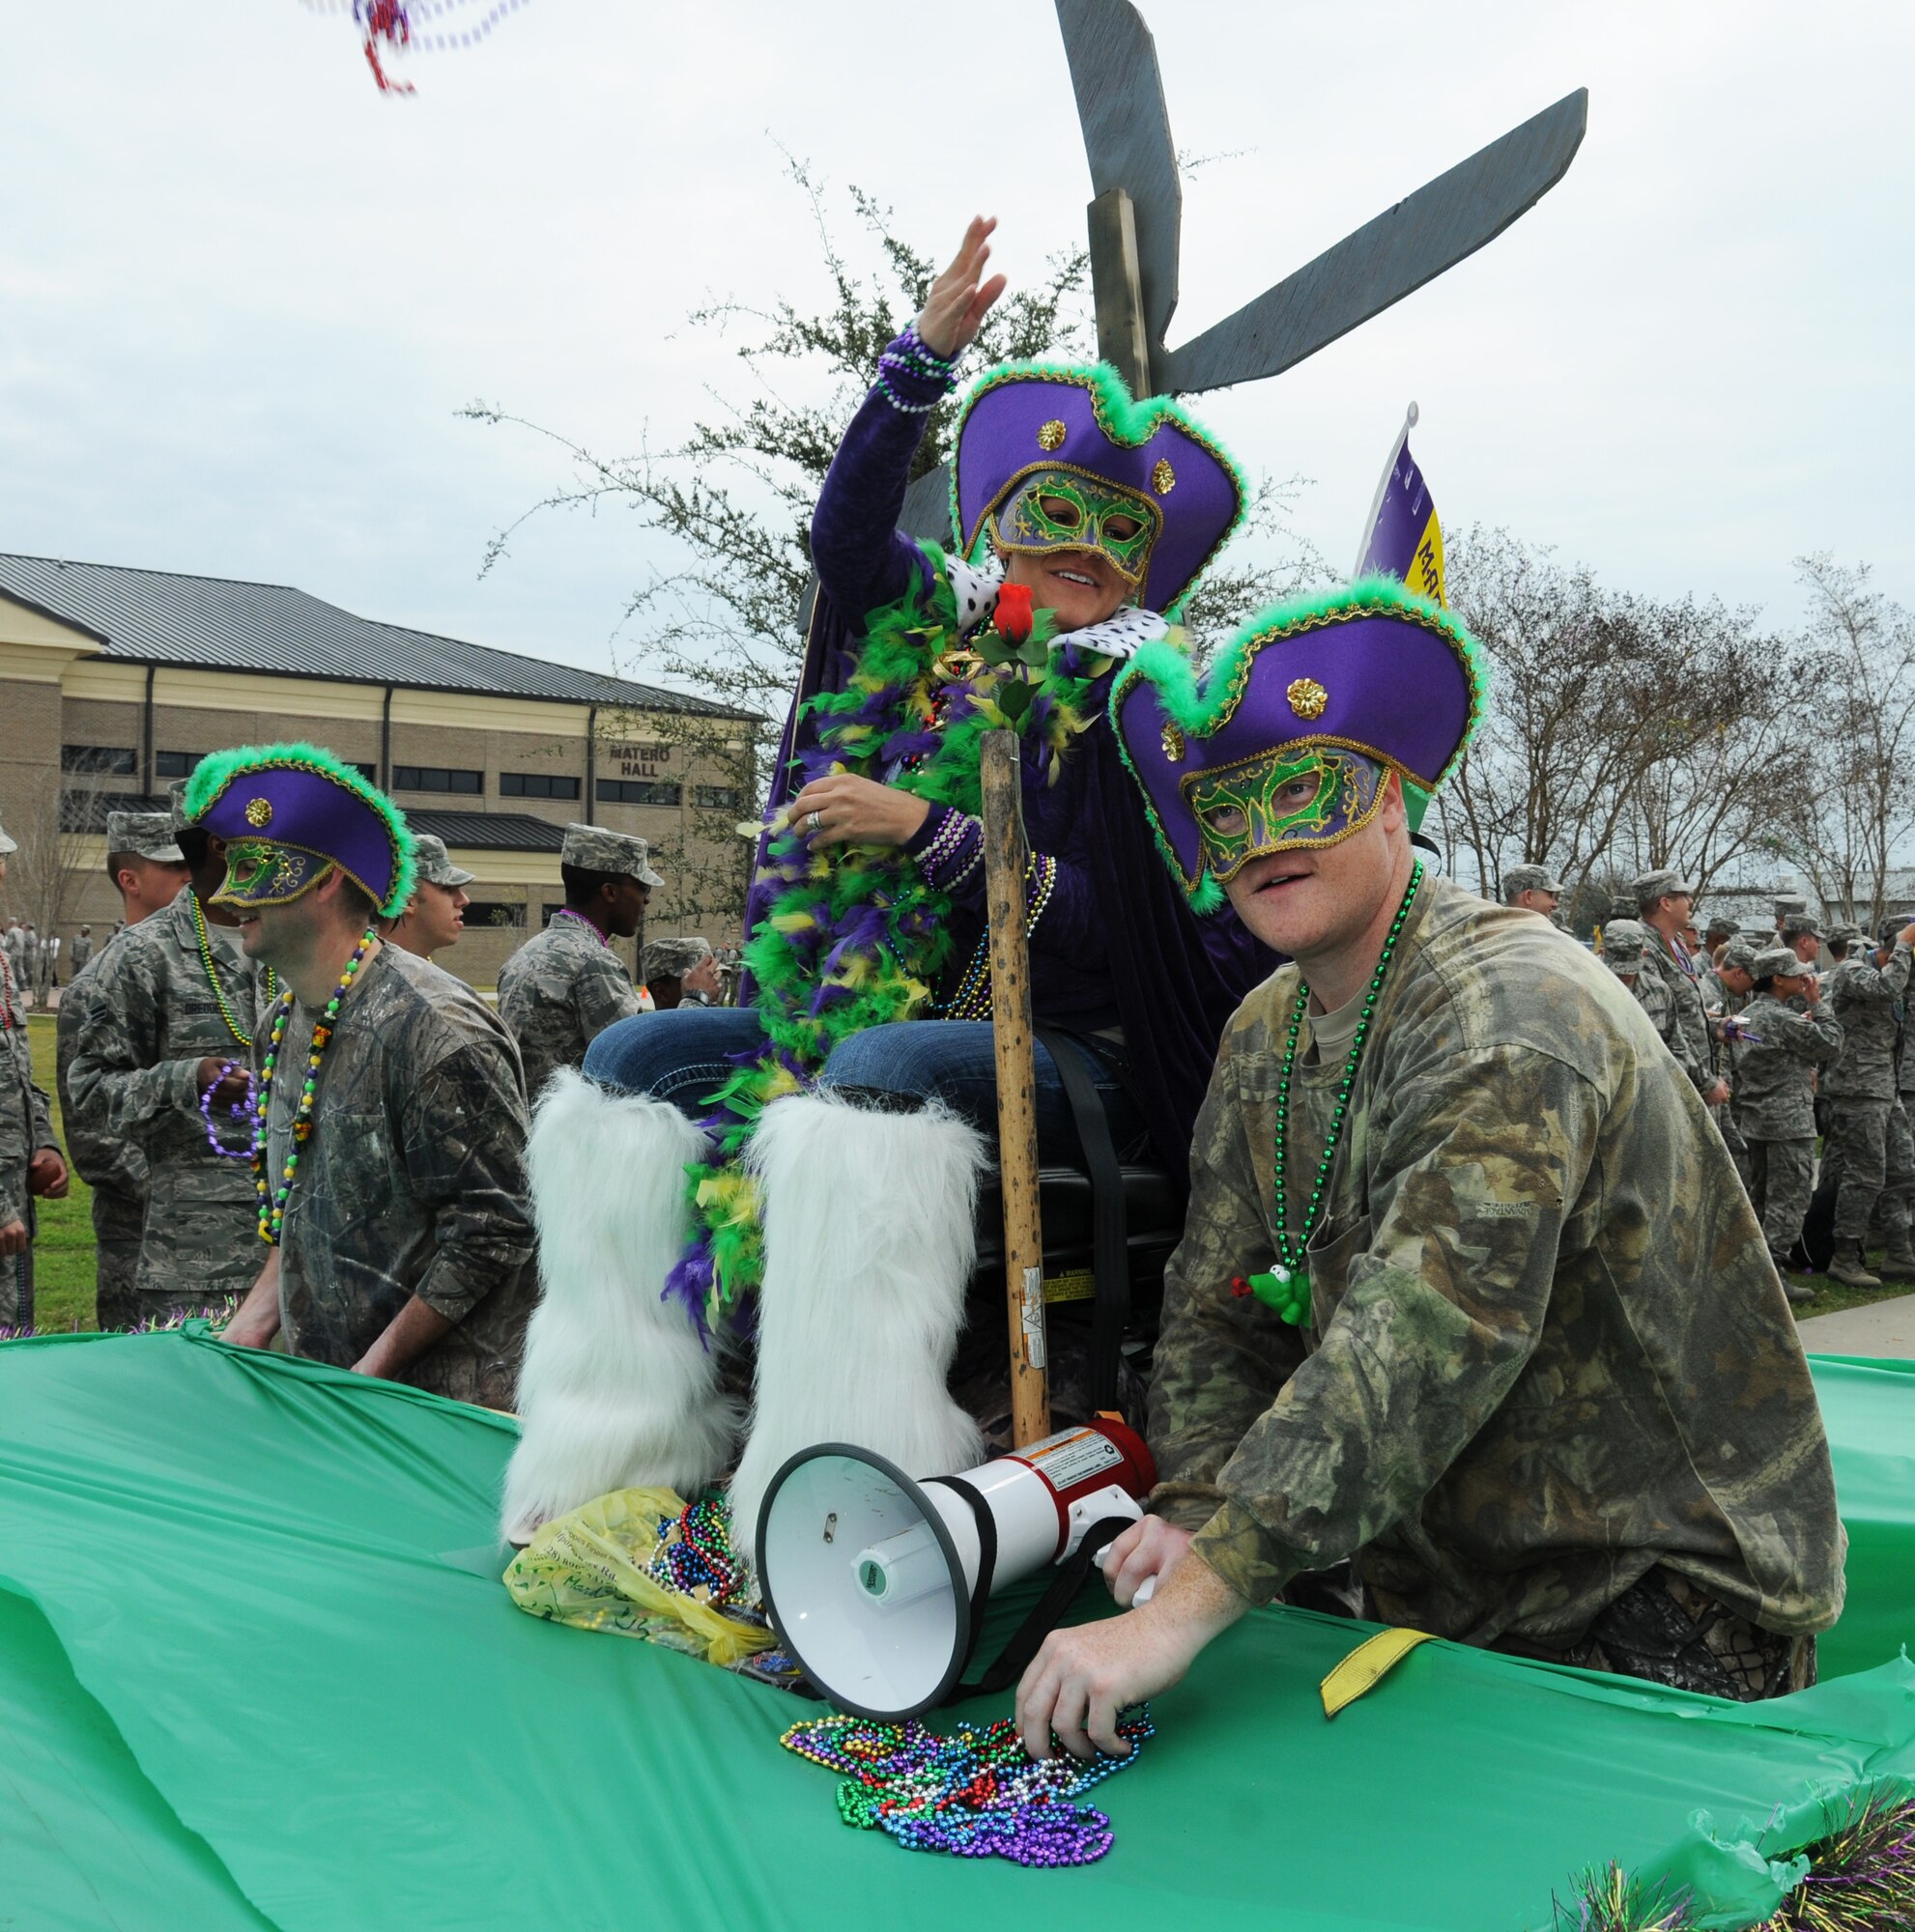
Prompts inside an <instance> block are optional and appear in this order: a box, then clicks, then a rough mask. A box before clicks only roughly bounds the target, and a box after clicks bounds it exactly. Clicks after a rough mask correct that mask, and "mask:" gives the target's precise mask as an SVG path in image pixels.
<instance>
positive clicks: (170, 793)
mask: <svg viewBox="0 0 1915 1932" xmlns="http://www.w3.org/2000/svg"><path fill="white" fill-rule="evenodd" d="M191 783H192V780H191V779H175V780H174V781H173V782H172V783H171V784H169V785H168V786H167V787H166V796H167V797H168V798H169V799H171V800H172V801H173V812H172V817H173V836H174V838H178V837H179V836H180V834H181V833H183V832H184V831H185V830H186V827H187V826H189V825H190V824H191V823H192V820H191V819H190V818H188V817H187V816H186V787H187V786H188V785H189V784H191Z"/></svg>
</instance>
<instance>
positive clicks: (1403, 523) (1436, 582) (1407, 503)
mask: <svg viewBox="0 0 1915 1932" xmlns="http://www.w3.org/2000/svg"><path fill="white" fill-rule="evenodd" d="M1415 427H1416V405H1415V403H1412V404H1411V405H1410V410H1409V413H1408V414H1407V415H1406V416H1405V418H1404V421H1403V434H1402V435H1401V436H1399V437H1398V438H1397V439H1396V447H1395V448H1394V449H1392V450H1391V451H1390V452H1389V463H1388V465H1387V466H1386V469H1384V472H1383V481H1382V482H1381V483H1379V484H1378V485H1377V494H1376V499H1375V501H1374V502H1372V503H1371V505H1370V521H1369V523H1368V525H1367V526H1365V528H1364V532H1363V547H1362V549H1361V551H1360V552H1358V556H1357V568H1356V570H1355V571H1353V572H1352V573H1351V574H1352V576H1354V577H1375V576H1383V577H1394V578H1396V579H1397V580H1398V581H1399V582H1403V583H1406V584H1408V585H1409V587H1410V588H1411V589H1412V590H1415V591H1416V592H1417V593H1418V594H1419V595H1421V596H1424V597H1428V598H1431V599H1433V600H1434V601H1435V602H1436V603H1438V604H1443V603H1445V602H1446V601H1447V600H1446V599H1445V598H1444V596H1443V525H1442V524H1441V523H1440V522H1439V521H1438V520H1437V511H1436V502H1435V500H1434V499H1433V498H1432V497H1431V496H1430V487H1429V485H1428V484H1427V483H1425V482H1424V481H1423V472H1422V471H1421V470H1420V469H1417V468H1416V459H1415V457H1414V456H1412V455H1411V454H1410V432H1411V431H1412V430H1413V429H1415Z"/></svg>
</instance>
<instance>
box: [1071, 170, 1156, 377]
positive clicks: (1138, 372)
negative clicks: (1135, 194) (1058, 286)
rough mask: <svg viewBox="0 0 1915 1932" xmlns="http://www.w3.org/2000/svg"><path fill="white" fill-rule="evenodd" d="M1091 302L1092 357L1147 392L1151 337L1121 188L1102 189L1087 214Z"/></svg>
mask: <svg viewBox="0 0 1915 1932" xmlns="http://www.w3.org/2000/svg"><path fill="white" fill-rule="evenodd" d="M1087 213H1088V216H1089V227H1090V237H1091V298H1092V301H1093V303H1094V304H1095V306H1096V309H1097V325H1098V354H1099V355H1100V356H1102V357H1103V359H1104V360H1105V361H1106V362H1108V363H1110V364H1111V365H1112V366H1113V367H1114V368H1115V369H1116V371H1117V373H1118V374H1119V375H1120V376H1122V377H1123V378H1124V380H1125V382H1126V383H1127V384H1129V388H1130V393H1131V394H1132V395H1133V396H1136V397H1139V398H1142V397H1144V396H1148V395H1150V394H1151V393H1152V391H1153V388H1154V384H1153V383H1152V380H1151V335H1150V330H1149V329H1148V328H1146V327H1144V284H1143V280H1142V277H1141V274H1140V273H1139V270H1138V266H1137V212H1136V209H1135V208H1134V207H1133V206H1132V205H1131V201H1130V197H1129V195H1128V194H1126V193H1125V192H1124V190H1123V189H1122V188H1121V187H1113V188H1106V189H1105V190H1104V192H1103V193H1102V194H1100V195H1099V196H1098V198H1097V199H1096V200H1095V201H1094V202H1092V203H1091V205H1090V208H1089V210H1088V211H1087Z"/></svg>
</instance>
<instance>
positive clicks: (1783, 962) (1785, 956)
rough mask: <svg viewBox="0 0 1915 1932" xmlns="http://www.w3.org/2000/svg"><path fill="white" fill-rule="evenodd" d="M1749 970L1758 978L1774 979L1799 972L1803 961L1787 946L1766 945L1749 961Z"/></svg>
mask: <svg viewBox="0 0 1915 1932" xmlns="http://www.w3.org/2000/svg"><path fill="white" fill-rule="evenodd" d="M1749 970H1750V972H1751V973H1753V974H1754V975H1755V976H1756V978H1757V979H1758V980H1773V979H1776V978H1778V977H1786V976H1788V975H1792V974H1799V973H1801V972H1802V970H1803V966H1802V962H1801V960H1799V959H1798V958H1796V956H1795V954H1794V953H1792V952H1790V951H1789V950H1788V948H1787V947H1786V946H1765V947H1763V948H1762V950H1761V951H1760V952H1758V953H1757V954H1756V956H1755V958H1754V959H1752V960H1751V961H1750V962H1749Z"/></svg>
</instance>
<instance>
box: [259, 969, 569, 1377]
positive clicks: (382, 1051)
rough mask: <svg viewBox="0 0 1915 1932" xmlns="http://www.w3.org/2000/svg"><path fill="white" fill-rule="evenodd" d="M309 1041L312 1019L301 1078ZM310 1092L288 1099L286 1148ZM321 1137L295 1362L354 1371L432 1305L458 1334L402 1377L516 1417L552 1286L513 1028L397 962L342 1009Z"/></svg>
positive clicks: (286, 1237)
mask: <svg viewBox="0 0 1915 1932" xmlns="http://www.w3.org/2000/svg"><path fill="white" fill-rule="evenodd" d="M311 1037H312V1016H311V1015H310V1014H308V1013H306V1012H305V1010H304V1009H296V1010H295V1012H294V1015H293V1017H292V1019H291V1021H290V1022H289V1024H288V1027H287V1031H286V1037H285V1039H284V1041H283V1042H282V1046H281V1051H282V1052H283V1053H285V1055H286V1059H287V1062H288V1064H290V1065H294V1066H299V1065H302V1064H303V1062H304V1058H305V1055H304V1051H303V1049H302V1047H301V1045H300V1042H301V1041H306V1042H309V1041H310V1039H311ZM297 1093H298V1088H297V1086H296V1085H294V1084H290V1083H289V1085H288V1086H286V1087H285V1088H282V1089H280V1090H279V1092H278V1094H275V1095H273V1096H272V1098H273V1104H272V1114H273V1117H274V1119H273V1122H270V1123H269V1124H270V1126H274V1127H276V1129H277V1132H278V1134H279V1135H283V1134H284V1132H285V1130H286V1126H287V1123H288V1122H289V1121H290V1116H291V1110H292V1104H293V1102H294V1100H295V1099H296V1097H297ZM313 1121H314V1127H313V1134H312V1138H311V1139H310V1140H308V1141H307V1142H306V1143H305V1145H304V1147H303V1149H302V1150H301V1151H300V1163H299V1173H298V1176H297V1178H296V1179H295V1180H294V1182H293V1186H292V1192H291V1196H290V1198H289V1200H288V1202H287V1206H286V1219H285V1225H284V1227H283V1228H282V1229H281V1231H280V1244H279V1269H280V1272H279V1307H280V1322H281V1326H282V1328H283V1330H284V1333H285V1339H286V1346H287V1348H288V1349H289V1350H291V1351H292V1352H293V1353H294V1354H298V1355H309V1356H312V1357H315V1358H316V1359H318V1360H320V1361H324V1362H331V1363H333V1364H335V1365H336V1366H338V1367H340V1368H350V1367H351V1366H352V1365H353V1364H354V1363H355V1362H357V1360H358V1359H359V1357H360V1356H361V1355H363V1354H364V1353H365V1351H366V1350H367V1349H368V1348H370V1347H371V1346H372V1344H373V1343H374V1342H375V1341H376V1340H377V1339H378V1338H379V1336H380V1335H381V1334H383V1333H384V1332H385V1330H386V1327H387V1326H388V1325H389V1324H390V1322H391V1321H392V1319H393V1317H394V1316H396V1315H397V1314H398V1313H399V1311H400V1310H401V1309H402V1308H403V1307H405V1305H406V1303H407V1302H408V1301H409V1300H410V1299H411V1298H412V1296H414V1294H416V1295H417V1296H418V1297H419V1298H420V1299H421V1300H422V1301H425V1302H427V1303H428V1304H429V1305H430V1306H432V1307H433V1308H435V1309H437V1310H438V1311H439V1313H440V1314H442V1315H443V1316H445V1317H447V1318H448V1319H449V1320H450V1321H453V1322H454V1323H456V1324H457V1325H456V1326H454V1327H453V1328H452V1329H451V1331H450V1332H449V1333H448V1334H446V1335H445V1336H443V1338H442V1339H441V1340H440V1341H439V1342H437V1343H435V1344H434V1345H433V1347H432V1348H430V1349H429V1350H426V1351H425V1353H423V1354H422V1355H419V1356H417V1357H416V1358H415V1359H414V1361H413V1363H412V1364H411V1366H410V1367H409V1368H408V1370H407V1372H406V1375H405V1379H406V1380H407V1381H409V1382H412V1383H414V1385H415V1386H417V1387H419V1388H425V1389H432V1390H434V1391H435V1392H437V1393H438V1394H440V1395H448V1396H453V1397H456V1398H457V1399H458V1400H460V1401H462V1402H477V1403H483V1404H485V1405H486V1406H488V1407H493V1408H504V1407H509V1406H511V1401H512V1395H513V1387H514V1383H515V1382H516V1380H517V1378H518V1363H519V1354H520V1350H521V1348H522V1346H523V1343H524V1340H525V1330H526V1321H527V1318H528V1317H529V1315H530V1313H531V1308H532V1302H533V1300H534V1299H535V1298H536V1294H537V1286H536V1278H535V1273H534V1268H533V1264H532V1220H531V1197H530V1192H529V1184H528V1182H527V1179H526V1135H527V1132H528V1126H529V1123H528V1120H527V1110H526V1099H525V1089H524V1087H523V1085H522V1083H521V1077H520V1072H519V1057H518V1055H517V1054H516V1053H515V1052H514V1051H513V1047H512V1041H511V1039H510V1037H508V1036H507V1034H506V1032H505V1029H504V1028H503V1027H502V1026H501V1025H500V1022H499V1019H498V1017H497V1016H496V1015H495V1014H494V1013H493V1011H492V1010H491V1009H490V1008H489V1007H487V1005H486V1004H485V1002H484V1001H483V1000H481V999H480V998H479V997H478V995H477V994H476V993H474V992H473V991H472V989H471V988H470V987H469V986H467V985H466V984H464V982H463V981H461V980H455V979H453V978H452V976H451V975H450V974H449V973H445V972H443V971H442V970H441V969H440V968H439V967H437V966H434V965H432V964H430V963H429V962H428V961H426V960H424V959H418V958H414V955H413V954H411V953H410V952H403V951H402V950H401V949H400V948H398V947H396V946H386V947H382V948H381V949H380V951H379V952H377V953H375V954H374V955H373V957H372V958H371V959H369V960H368V961H367V962H366V964H365V965H364V966H363V967H362V968H361V969H360V972H359V976H358V978H357V980H356V981H355V982H354V985H353V990H352V992H351V993H350V994H349V995H348V997H347V999H346V1002H345V1004H344V1006H343V1007H342V1008H341V1009H340V1012H339V1018H338V1021H337V1024H336V1025H335V1027H334V1029H333V1033H332V1038H331V1041H330V1043H329V1045H328V1047H327V1049H326V1055H325V1058H324V1060H323V1062H322V1064H321V1066H320V1071H319V1084H318V1087H317V1090H316V1100H315V1107H314V1115H313ZM280 1144H282V1145H283V1141H282V1142H281V1143H280ZM254 1247H255V1251H256V1253H257V1252H263V1250H260V1249H259V1246H258V1242H257V1240H255V1243H254Z"/></svg>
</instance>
